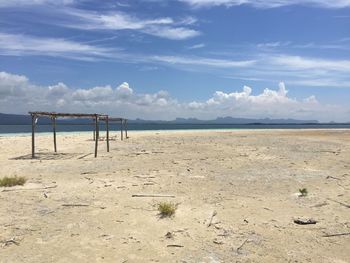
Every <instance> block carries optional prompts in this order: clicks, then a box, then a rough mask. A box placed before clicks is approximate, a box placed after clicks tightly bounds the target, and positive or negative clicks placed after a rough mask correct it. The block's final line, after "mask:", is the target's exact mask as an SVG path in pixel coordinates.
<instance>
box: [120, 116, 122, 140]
mask: <svg viewBox="0 0 350 263" xmlns="http://www.w3.org/2000/svg"><path fill="white" fill-rule="evenodd" d="M120 139H121V140H123V119H121V120H120Z"/></svg>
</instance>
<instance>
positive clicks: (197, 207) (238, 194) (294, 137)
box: [0, 130, 350, 263]
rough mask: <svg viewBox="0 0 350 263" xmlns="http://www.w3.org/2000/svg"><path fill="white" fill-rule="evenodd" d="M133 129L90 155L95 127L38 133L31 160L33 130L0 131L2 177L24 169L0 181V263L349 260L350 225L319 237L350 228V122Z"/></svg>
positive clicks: (102, 143) (101, 144)
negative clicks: (345, 126) (167, 209)
mask: <svg viewBox="0 0 350 263" xmlns="http://www.w3.org/2000/svg"><path fill="white" fill-rule="evenodd" d="M130 136H131V138H129V139H128V140H124V141H120V140H119V138H118V139H117V140H115V141H111V151H110V153H107V152H106V145H105V142H101V143H100V148H99V156H98V158H96V159H95V158H94V157H93V155H92V153H93V141H91V134H80V135H77V134H70V135H68V134H63V135H62V134H58V151H59V152H58V153H57V154H53V153H52V148H53V145H52V135H41V136H38V137H37V147H38V148H37V150H38V158H37V159H34V160H33V159H31V158H30V155H29V153H30V145H31V144H30V142H31V141H30V137H29V136H22V137H0V149H1V152H0V167H1V173H0V177H3V176H14V175H17V176H25V177H26V178H28V181H27V183H26V184H25V185H24V186H17V187H12V188H0V203H1V206H0V230H1V231H0V242H1V243H0V262H11V263H12V262H337V263H338V262H339V263H340V262H350V235H342V236H335V237H324V235H327V234H338V233H349V232H350V208H349V207H347V206H346V204H347V205H350V194H349V190H350V131H349V130H237V131H201V132H193V131H192V132H180V131H178V132H138V133H136V132H134V133H132V132H131V133H130ZM48 186H49V187H50V186H53V187H55V188H48V189H40V188H43V187H48ZM56 186H57V187H56ZM304 187H306V188H307V189H308V192H309V194H308V196H306V197H299V196H298V189H299V188H304ZM7 190H11V191H7ZM140 193H145V194H167V195H174V196H175V198H170V197H168V198H167V197H164V198H159V197H156V198H151V197H132V195H133V194H140ZM160 201H170V202H173V203H176V204H178V208H177V210H176V213H175V216H173V217H172V218H160V217H159V216H158V211H157V204H158V202H160ZM338 202H341V203H338ZM77 204H80V205H85V206H64V205H77ZM214 211H216V215H215V213H214ZM213 213H214V216H213V217H212V215H213ZM297 218H304V219H309V218H312V219H315V220H316V221H317V224H314V225H305V226H304V225H297V224H295V223H294V222H293V220H294V219H297ZM210 220H212V222H211V225H210V226H208V225H209V222H210ZM168 232H170V233H171V234H168V237H166V234H167V233H168ZM11 240H12V241H14V242H12V241H11ZM6 241H7V242H6ZM173 245H177V246H173Z"/></svg>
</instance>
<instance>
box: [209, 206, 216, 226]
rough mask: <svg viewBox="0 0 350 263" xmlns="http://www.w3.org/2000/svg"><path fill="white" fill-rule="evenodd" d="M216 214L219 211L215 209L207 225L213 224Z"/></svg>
mask: <svg viewBox="0 0 350 263" xmlns="http://www.w3.org/2000/svg"><path fill="white" fill-rule="evenodd" d="M216 215H217V212H216V211H215V210H214V211H213V213H212V214H211V216H210V219H209V223H208V225H207V227H210V226H211V225H212V224H213V219H214V217H215V216H216Z"/></svg>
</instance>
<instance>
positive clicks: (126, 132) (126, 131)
mask: <svg viewBox="0 0 350 263" xmlns="http://www.w3.org/2000/svg"><path fill="white" fill-rule="evenodd" d="M124 122H125V138H126V139H127V138H129V137H128V120H127V119H124Z"/></svg>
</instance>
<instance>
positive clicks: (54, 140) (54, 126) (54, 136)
mask: <svg viewBox="0 0 350 263" xmlns="http://www.w3.org/2000/svg"><path fill="white" fill-rule="evenodd" d="M51 120H52V128H53V145H54V150H55V153H56V152H57V146H56V116H53V117H51Z"/></svg>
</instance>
